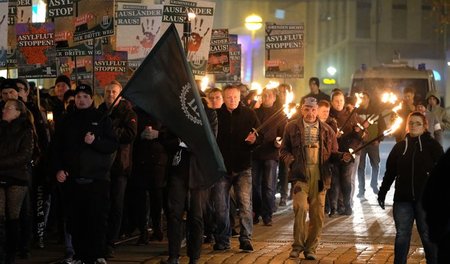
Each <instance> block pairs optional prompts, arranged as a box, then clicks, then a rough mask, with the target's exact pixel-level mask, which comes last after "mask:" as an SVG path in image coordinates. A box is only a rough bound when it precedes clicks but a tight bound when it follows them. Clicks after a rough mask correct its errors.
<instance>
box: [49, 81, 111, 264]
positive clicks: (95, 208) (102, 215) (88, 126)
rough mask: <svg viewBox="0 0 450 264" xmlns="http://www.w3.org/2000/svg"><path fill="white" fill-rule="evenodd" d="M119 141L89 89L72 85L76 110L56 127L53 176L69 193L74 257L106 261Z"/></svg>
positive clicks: (85, 260)
mask: <svg viewBox="0 0 450 264" xmlns="http://www.w3.org/2000/svg"><path fill="white" fill-rule="evenodd" d="M117 148H118V142H117V139H116V137H115V135H114V131H113V128H112V123H111V119H109V117H107V116H105V115H103V114H102V113H101V112H100V111H98V110H97V109H95V108H94V106H93V99H92V88H91V87H90V86H88V85H84V84H82V85H79V86H78V87H77V89H76V90H75V110H74V111H73V112H71V113H69V114H68V115H67V116H65V117H64V118H63V119H62V121H61V123H60V124H59V125H58V126H57V127H56V135H55V151H54V154H55V157H54V162H55V170H56V179H57V181H58V182H60V183H63V188H64V189H65V190H64V192H65V193H66V194H67V196H66V197H67V201H65V202H67V204H66V207H67V212H68V229H69V233H70V234H72V242H73V246H74V249H75V254H76V255H75V259H76V260H81V261H82V262H84V263H105V260H104V253H105V252H104V251H105V246H106V228H107V217H108V207H109V191H110V189H109V185H110V184H109V183H110V177H109V171H110V168H111V164H112V162H113V160H114V155H113V154H114V152H115V151H116V149H117Z"/></svg>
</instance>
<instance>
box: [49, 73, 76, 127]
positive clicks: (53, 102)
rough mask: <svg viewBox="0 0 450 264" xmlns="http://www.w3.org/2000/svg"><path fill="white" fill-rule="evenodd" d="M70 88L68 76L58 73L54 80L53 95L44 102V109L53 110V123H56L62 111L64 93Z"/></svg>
mask: <svg viewBox="0 0 450 264" xmlns="http://www.w3.org/2000/svg"><path fill="white" fill-rule="evenodd" d="M68 90H70V78H69V77H67V76H65V75H59V76H58V77H57V78H56V81H55V90H54V91H55V95H54V96H51V97H49V98H48V99H47V100H46V102H45V109H46V110H47V111H52V112H53V118H54V121H55V123H58V122H59V121H60V120H61V118H62V115H63V113H64V110H65V108H64V94H65V93H66V92H67V91H68Z"/></svg>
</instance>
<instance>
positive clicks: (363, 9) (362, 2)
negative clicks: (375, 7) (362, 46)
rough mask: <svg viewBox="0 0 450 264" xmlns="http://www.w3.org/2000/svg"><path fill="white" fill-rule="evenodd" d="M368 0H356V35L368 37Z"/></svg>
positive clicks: (369, 3) (369, 8)
mask: <svg viewBox="0 0 450 264" xmlns="http://www.w3.org/2000/svg"><path fill="white" fill-rule="evenodd" d="M371 8H372V4H371V1H370V0H357V2H356V37H357V38H370V10H371Z"/></svg>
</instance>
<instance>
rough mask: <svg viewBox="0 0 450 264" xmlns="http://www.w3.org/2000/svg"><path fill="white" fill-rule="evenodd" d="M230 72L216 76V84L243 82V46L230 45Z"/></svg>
mask: <svg viewBox="0 0 450 264" xmlns="http://www.w3.org/2000/svg"><path fill="white" fill-rule="evenodd" d="M228 51H229V59H230V72H229V73H223V74H215V80H216V83H239V82H241V61H242V59H241V44H228Z"/></svg>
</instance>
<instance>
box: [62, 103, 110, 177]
mask: <svg viewBox="0 0 450 264" xmlns="http://www.w3.org/2000/svg"><path fill="white" fill-rule="evenodd" d="M87 132H92V133H93V134H94V135H95V140H94V142H93V143H92V144H90V145H89V144H86V143H85V142H84V137H85V135H86V133H87ZM55 133H56V135H55V151H54V152H53V154H54V157H53V160H54V164H55V170H56V171H59V170H65V171H67V172H68V173H69V177H68V180H69V181H70V180H73V179H75V178H89V179H97V180H109V170H110V169H111V165H112V161H113V159H114V155H113V154H114V153H115V151H116V150H117V148H118V146H119V144H118V141H117V139H116V137H115V135H114V131H113V128H112V123H111V119H110V118H109V117H104V116H103V114H102V113H101V112H100V111H98V110H97V109H95V108H94V107H93V106H91V107H90V108H88V109H76V110H74V111H73V112H70V113H68V114H67V115H66V116H64V117H63V119H62V120H61V122H60V124H57V127H56V131H55ZM56 171H55V172H56Z"/></svg>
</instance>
